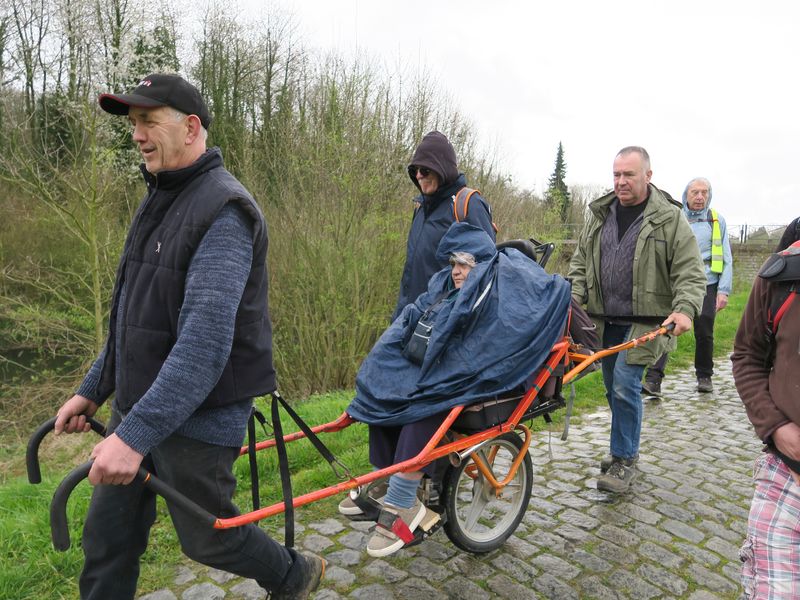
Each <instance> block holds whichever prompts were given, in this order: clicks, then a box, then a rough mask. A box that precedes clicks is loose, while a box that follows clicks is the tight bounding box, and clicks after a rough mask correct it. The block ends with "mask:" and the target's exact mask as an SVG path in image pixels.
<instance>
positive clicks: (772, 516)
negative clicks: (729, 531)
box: [739, 452, 800, 600]
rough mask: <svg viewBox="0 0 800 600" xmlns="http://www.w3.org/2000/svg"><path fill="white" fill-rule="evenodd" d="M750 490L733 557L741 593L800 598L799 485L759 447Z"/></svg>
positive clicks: (777, 599)
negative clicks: (740, 542)
mask: <svg viewBox="0 0 800 600" xmlns="http://www.w3.org/2000/svg"><path fill="white" fill-rule="evenodd" d="M753 480H754V482H755V487H756V489H755V493H754V495H753V502H752V504H751V505H750V516H749V519H748V522H747V539H746V540H745V542H744V545H743V546H742V548H741V550H740V552H739V557H740V558H741V560H742V562H743V563H744V565H743V567H742V585H743V586H744V597H745V598H754V599H755V598H757V599H758V600H790V599H793V598H800V486H798V485H797V484H796V483H795V482H794V479H792V476H791V473H790V472H789V469H788V468H787V467H786V465H784V464H783V462H782V461H781V460H780V459H779V458H778V457H777V456H775V455H774V454H772V453H768V452H765V453H764V454H762V455H761V456H759V457H758V458H757V459H756V462H755V465H754V468H753Z"/></svg>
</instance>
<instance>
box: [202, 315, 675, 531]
mask: <svg viewBox="0 0 800 600" xmlns="http://www.w3.org/2000/svg"><path fill="white" fill-rule="evenodd" d="M665 333H667V329H666V328H664V327H661V328H659V329H656V330H654V331H651V332H649V333H647V334H645V335H643V336H642V337H639V338H637V339H634V340H630V341H628V342H625V343H623V344H619V345H617V346H613V347H611V348H607V349H605V350H601V351H599V352H597V353H595V354H583V353H581V352H579V351H578V350H577V349H575V348H574V347H573V348H572V351H571V350H570V342H569V339H568V338H564V339H563V340H562V341H560V342H558V343H556V344H555V346H553V349H552V350H551V352H550V355H549V356H548V358H547V361H546V362H545V364H544V365H543V366H542V367H541V368H540V369H539V372H538V373H537V375H536V379H535V380H534V383H533V385H532V386H531V387H530V388H529V389H528V390H527V391H526V392H525V394H524V395H523V397H522V399H521V400H520V401H519V404H518V405H517V407H516V409H515V410H514V412H512V413H511V416H510V417H509V418H508V419H507V420H506V421H505V422H504V423H501V424H500V425H496V426H494V427H491V428H489V429H486V430H485V431H481V432H479V433H475V434H472V435H464V436H462V435H458V436H457V437H456V439H455V440H454V441H450V442H447V443H445V444H443V445H439V444H440V442H441V441H442V440H443V439H445V436H446V434H447V432H448V431H449V430H450V426H451V425H452V424H453V422H454V421H455V420H456V419H457V418H458V416H459V415H460V414H461V412H462V411H463V410H464V407H463V406H456V407H454V408H452V409H451V410H450V412H449V413H448V415H447V417H446V418H445V420H444V422H443V423H442V424H441V426H440V427H439V429H437V431H436V433H435V434H434V435H433V437H432V438H431V439H430V441H429V442H428V444H427V445H426V446H425V447H424V448H423V449H422V451H421V452H420V453H419V454H418V455H417V456H415V457H414V458H410V459H408V460H406V461H403V462H401V463H397V464H395V465H392V466H390V467H387V468H385V469H380V470H378V471H372V472H370V473H367V474H365V475H360V476H358V477H353V476H351V477H350V478H349V479H348V480H347V481H343V482H341V483H338V484H336V485H331V486H328V487H326V488H322V489H320V490H316V491H313V492H309V493H307V494H303V495H302V496H297V497H296V498H294V499H293V501H292V505H293V506H295V507H298V506H305V505H306V504H311V503H312V502H316V501H317V500H322V499H323V498H328V497H330V496H335V495H336V494H341V493H343V492H347V491H348V490H351V489H353V488H356V487H359V486H362V485H366V484H368V483H371V482H372V481H375V480H377V479H383V478H384V477H388V476H389V475H393V474H395V473H399V472H409V471H419V470H420V469H421V468H422V467H424V466H425V465H427V464H429V463H431V462H433V461H434V460H437V459H439V458H442V457H444V456H448V455H449V454H450V453H454V452H455V453H458V452H461V451H463V450H466V449H468V448H472V447H473V446H476V445H477V444H480V443H482V442H485V441H488V440H491V439H493V438H495V437H497V436H499V435H502V434H504V433H507V432H509V431H514V430H515V429H521V430H522V431H523V433H524V434H525V439H524V441H523V448H522V450H521V452H520V453H519V454H518V456H517V458H516V459H515V460H514V462H513V464H512V466H511V469H510V470H509V472H508V473H507V474H506V477H504V479H503V481H500V482H498V481H497V480H496V478H495V477H494V474H493V472H492V469H491V466H490V465H488V464H487V463H486V462H485V461H484V459H483V457H482V456H480V455H479V454H478V453H477V452H473V453H471V454H470V457H471V458H472V459H473V460H474V461H475V467H476V469H477V470H478V471H480V473H481V474H482V475H483V476H484V477H485V478H486V479H487V481H488V482H489V483H490V484H491V485H492V486H494V488H495V493H496V494H499V493H500V491H501V490H502V488H503V487H504V486H505V485H507V484H508V483H509V482H510V481H511V480H512V479H513V478H514V475H515V474H516V471H517V469H518V468H519V465H520V464H521V463H522V460H523V458H524V455H525V453H526V452H527V451H528V447H529V446H530V443H531V432H530V430H529V429H528V428H527V427H525V426H524V425H520V423H519V422H520V419H521V418H522V417H523V415H525V413H526V412H527V410H528V409H529V408H530V406H531V404H532V403H533V401H534V400H535V399H536V397H537V396H538V394H539V391H540V390H541V388H542V386H543V385H544V384H545V382H546V381H547V379H548V378H549V377H550V376H551V375H552V373H553V371H554V370H555V368H556V367H557V366H558V365H560V364H563V365H567V364H569V362H572V363H573V364H575V366H574V367H573V368H572V369H570V370H569V371H568V372H567V373H565V374H564V376H563V382H564V383H569V382H570V381H572V380H573V379H575V378H576V377H577V376H578V375H579V374H580V373H581V372H582V371H584V370H585V369H586V368H587V367H589V365H591V364H592V363H594V362H596V361H598V360H600V359H602V358H604V357H606V356H610V355H612V354H616V353H618V352H621V351H623V350H627V349H629V348H633V347H635V346H638V345H639V344H643V343H645V342H648V341H650V340H652V339H654V338H655V337H657V336H659V335H663V334H665ZM355 422H356V421H354V420H353V419H352V418H351V417H350V416H349V415H348V414H347V413H342V415H341V416H339V417H338V418H337V419H336V420H334V421H331V422H330V423H325V424H323V425H318V426H316V427H312V428H311V430H312V431H313V432H314V433H333V432H336V431H341V430H342V429H344V428H345V427H349V426H350V425H352V424H353V423H355ZM304 437H306V436H305V434H304V433H303V432H302V431H297V432H295V433H291V434H288V435H285V436H283V440H284V442H287V443H288V442H293V441H295V440H299V439H302V438H304ZM273 446H275V440H274V439H270V440H266V441H263V442H259V443H258V444H256V449H257V450H263V449H266V448H271V447H273ZM246 453H247V446H244V447H242V449H241V452H240V455H241V454H246ZM488 458H489V462H490V463H491V462H492V461H493V459H494V456H493V453H491V452H490V456H489V457H488ZM468 475H469V476H471V477H477V474H476V472H475V469H472V468H471V467H470V470H469V471H468ZM285 510H286V507H285V506H284V503H283V502H276V503H275V504H272V505H270V506H265V507H263V508H260V509H258V510H254V511H252V512H249V513H245V514H242V515H239V516H236V517H230V518H218V519H217V520H216V521H215V523H214V527H215V528H216V529H228V528H231V527H239V526H241V525H245V524H247V523H253V522H255V521H260V520H261V519H265V518H267V517H271V516H273V515H276V514H280V513H282V512H284V511H285Z"/></svg>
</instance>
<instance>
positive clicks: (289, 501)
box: [271, 391, 352, 548]
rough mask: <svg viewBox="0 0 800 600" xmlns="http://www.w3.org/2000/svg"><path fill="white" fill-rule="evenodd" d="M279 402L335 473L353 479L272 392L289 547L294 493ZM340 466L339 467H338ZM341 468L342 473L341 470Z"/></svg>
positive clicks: (287, 543)
mask: <svg viewBox="0 0 800 600" xmlns="http://www.w3.org/2000/svg"><path fill="white" fill-rule="evenodd" d="M278 404H280V405H281V406H282V407H283V410H285V411H286V413H287V414H288V415H289V416H290V417H291V418H292V420H293V421H294V422H295V423H296V424H297V426H298V427H299V428H300V430H301V431H302V432H303V433H304V434H305V436H306V438H307V439H308V441H310V442H311V443H312V444H313V445H314V447H315V448H316V449H317V452H319V453H320V454H321V455H322V457H323V458H324V459H325V460H327V461H328V464H329V465H330V466H331V470H332V471H333V473H334V475H336V477H338V478H339V479H341V480H344V479H352V475H351V474H350V469H349V468H348V467H347V466H346V465H344V464H343V463H342V462H341V461H339V459H338V458H336V457H335V456H334V455H333V453H332V452H331V451H330V450H328V448H327V447H326V446H325V444H323V443H322V440H320V439H319V437H317V434H316V433H314V432H313V431H311V428H310V427H309V426H308V425H307V424H306V422H305V421H303V419H301V418H300V415H298V414H297V413H296V412H295V411H294V409H293V408H292V407H291V406H289V404H287V402H286V400H284V399H283V397H282V396H281V395H280V394H279V393H278V392H277V391H275V392H272V407H271V410H272V429H273V431H274V433H275V449H276V450H277V451H278V470H279V471H280V474H281V489H282V491H283V506H284V513H283V514H284V530H285V536H284V537H285V540H284V545H285V546H286V547H287V548H291V547H293V546H294V502H293V498H294V496H293V495H292V480H291V476H290V474H289V457H288V456H287V454H286V442H285V441H284V439H283V427H282V425H281V417H280V412H279V411H278ZM337 466H338V468H337ZM339 468H340V469H341V473H340V471H339Z"/></svg>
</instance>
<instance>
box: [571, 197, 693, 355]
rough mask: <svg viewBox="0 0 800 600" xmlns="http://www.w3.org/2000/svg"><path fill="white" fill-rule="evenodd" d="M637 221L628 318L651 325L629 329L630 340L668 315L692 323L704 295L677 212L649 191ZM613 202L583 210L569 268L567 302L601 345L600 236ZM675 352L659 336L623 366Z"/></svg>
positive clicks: (670, 342) (607, 200)
mask: <svg viewBox="0 0 800 600" xmlns="http://www.w3.org/2000/svg"><path fill="white" fill-rule="evenodd" d="M649 189H650V198H649V200H648V202H647V207H646V208H645V210H644V213H643V215H642V218H643V222H642V227H641V230H640V231H639V237H638V239H637V241H636V256H635V257H634V262H633V265H634V266H633V269H634V271H633V299H632V300H633V315H634V317H640V318H642V317H651V318H652V319H653V320H652V322H651V323H649V324H648V323H634V324H633V328H632V329H631V333H630V337H631V338H633V337H638V336H640V335H642V334H644V333H646V332H647V331H650V330H651V329H653V326H654V324H655V325H656V326H657V325H658V324H659V323H660V322H661V321H663V320H664V319H665V318H666V317H667V316H668V315H669V314H670V313H673V312H679V313H683V314H684V315H686V316H688V317H689V318H690V319H694V318H695V316H696V315H697V314H699V312H700V309H701V307H702V304H703V296H705V293H706V276H705V272H704V270H703V262H702V260H701V258H700V251H699V250H698V247H697V241H696V240H695V237H694V234H693V233H692V229H691V227H690V226H689V223H688V222H687V221H686V218H685V217H684V216H683V212H682V211H681V209H680V208H678V207H677V206H675V205H674V204H672V203H671V202H670V201H669V200H667V199H666V198H665V197H664V195H663V194H662V193H661V191H660V190H659V189H658V188H657V187H655V186H654V185H652V184H650V185H649ZM615 198H616V196H615V195H614V193H613V192H611V193H609V194H606V195H605V196H603V197H602V198H599V199H597V200H595V201H594V202H592V203H591V204H589V211H590V214H589V216H588V218H587V220H586V224H585V225H584V227H583V231H581V234H580V237H579V238H578V247H577V248H576V249H575V253H574V254H573V255H572V260H570V264H569V277H570V279H571V280H572V296H573V297H574V298H575V299H576V300H577V301H578V302H579V303H580V304H582V305H585V306H586V311H587V312H588V313H589V314H590V315H591V316H592V318H593V320H594V321H595V323H596V324H597V327H598V334H599V335H600V336H601V338H600V339H602V333H603V332H602V328H603V325H604V321H603V318H602V317H603V315H604V308H603V295H602V292H601V288H600V279H599V278H600V232H601V230H602V228H603V223H604V222H605V219H606V217H607V216H608V214H609V210H610V208H609V207H610V206H611V203H612V202H613V201H614V199H615ZM674 349H675V339H674V337H669V338H668V337H666V336H660V337H658V338H657V339H655V340H653V341H652V342H650V343H648V344H644V345H641V346H637V347H635V348H632V349H630V350H629V351H628V364H634V365H650V364H652V363H654V362H655V361H656V360H657V359H658V357H659V356H661V355H662V354H663V353H664V352H667V351H671V350H674Z"/></svg>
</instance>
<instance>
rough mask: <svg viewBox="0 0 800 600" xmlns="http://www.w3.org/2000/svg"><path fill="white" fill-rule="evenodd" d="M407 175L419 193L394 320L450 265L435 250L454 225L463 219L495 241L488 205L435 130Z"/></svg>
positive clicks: (446, 142) (416, 155)
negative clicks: (468, 183)
mask: <svg viewBox="0 0 800 600" xmlns="http://www.w3.org/2000/svg"><path fill="white" fill-rule="evenodd" d="M408 176H409V177H410V178H411V181H413V182H414V185H415V186H417V189H418V190H419V191H420V195H419V196H417V197H416V198H415V199H414V217H413V219H412V221H411V229H410V230H409V232H408V243H407V245H406V262H405V266H404V267H403V276H402V278H401V279H400V294H399V297H398V299H397V307H396V308H395V310H394V314H393V315H392V321H394V320H395V319H396V318H397V317H398V316H399V315H400V313H401V312H402V311H403V309H404V308H405V307H406V305H408V304H411V303H412V302H414V300H416V299H417V297H418V296H419V295H420V294H422V293H423V292H424V291H426V290H427V289H428V280H429V279H430V278H431V277H432V276H433V274H434V273H437V272H438V271H440V270H441V269H443V268H444V267H446V266H447V262H446V261H445V262H442V261H441V260H440V259H439V258H437V256H436V249H437V248H438V246H439V242H440V241H441V239H442V236H444V234H445V232H446V231H447V230H448V229H449V228H450V225H452V224H453V223H455V222H460V221H465V222H467V223H470V224H471V225H475V226H476V227H480V228H481V229H483V230H484V231H485V232H486V233H487V234H489V237H491V238H492V241H495V229H494V225H493V224H492V211H491V209H490V208H489V204H488V203H487V202H486V200H484V198H483V197H482V196H481V194H480V192H478V191H477V190H473V189H471V188H468V187H467V178H466V177H465V176H464V174H463V173H460V172H459V171H458V162H457V160H456V152H455V150H454V149H453V146H452V144H450V141H449V140H448V139H447V137H446V136H445V135H444V134H443V133H440V132H439V131H431V132H430V133H428V134H426V135H425V137H423V138H422V141H421V142H420V144H419V146H417V149H416V151H415V152H414V156H413V157H412V159H411V164H409V165H408Z"/></svg>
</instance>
